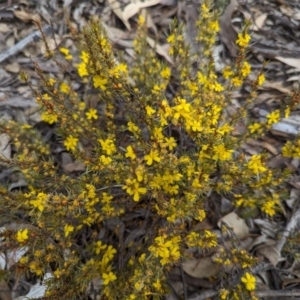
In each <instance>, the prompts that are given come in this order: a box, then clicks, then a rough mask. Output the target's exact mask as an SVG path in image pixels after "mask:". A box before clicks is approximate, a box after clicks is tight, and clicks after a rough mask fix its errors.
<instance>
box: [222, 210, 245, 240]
mask: <svg viewBox="0 0 300 300" xmlns="http://www.w3.org/2000/svg"><path fill="white" fill-rule="evenodd" d="M222 223H225V224H226V225H227V226H228V227H229V228H231V230H232V231H233V232H234V234H235V235H236V236H237V237H238V238H244V237H246V236H247V235H248V234H249V228H248V226H247V224H246V222H245V220H243V219H242V218H240V217H239V216H238V215H237V214H236V213H235V212H231V213H229V214H228V215H226V216H224V217H223V218H221V220H220V221H219V222H218V226H219V228H221V226H222Z"/></svg>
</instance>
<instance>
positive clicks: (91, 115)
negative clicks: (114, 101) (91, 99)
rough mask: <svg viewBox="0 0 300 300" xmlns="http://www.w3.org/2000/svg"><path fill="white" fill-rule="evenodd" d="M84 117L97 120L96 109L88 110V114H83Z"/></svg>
mask: <svg viewBox="0 0 300 300" xmlns="http://www.w3.org/2000/svg"><path fill="white" fill-rule="evenodd" d="M85 115H86V117H87V118H88V119H89V120H91V119H95V120H97V119H98V115H97V109H95V108H90V109H89V111H88V112H86V113H85Z"/></svg>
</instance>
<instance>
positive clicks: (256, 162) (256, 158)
mask: <svg viewBox="0 0 300 300" xmlns="http://www.w3.org/2000/svg"><path fill="white" fill-rule="evenodd" d="M247 167H248V169H250V170H252V171H254V172H255V173H260V172H265V171H267V168H266V167H265V166H264V165H263V164H262V162H261V155H260V154H256V155H252V157H251V158H250V160H249V161H248V163H247Z"/></svg>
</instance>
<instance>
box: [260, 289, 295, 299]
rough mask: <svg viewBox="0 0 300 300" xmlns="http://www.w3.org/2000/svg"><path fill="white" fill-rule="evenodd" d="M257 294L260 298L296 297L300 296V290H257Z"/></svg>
mask: <svg viewBox="0 0 300 300" xmlns="http://www.w3.org/2000/svg"><path fill="white" fill-rule="evenodd" d="M255 296H257V297H259V298H262V297H263V298H268V297H270V298H274V297H275V298H277V297H296V296H300V290H281V291H272V290H270V291H257V292H255Z"/></svg>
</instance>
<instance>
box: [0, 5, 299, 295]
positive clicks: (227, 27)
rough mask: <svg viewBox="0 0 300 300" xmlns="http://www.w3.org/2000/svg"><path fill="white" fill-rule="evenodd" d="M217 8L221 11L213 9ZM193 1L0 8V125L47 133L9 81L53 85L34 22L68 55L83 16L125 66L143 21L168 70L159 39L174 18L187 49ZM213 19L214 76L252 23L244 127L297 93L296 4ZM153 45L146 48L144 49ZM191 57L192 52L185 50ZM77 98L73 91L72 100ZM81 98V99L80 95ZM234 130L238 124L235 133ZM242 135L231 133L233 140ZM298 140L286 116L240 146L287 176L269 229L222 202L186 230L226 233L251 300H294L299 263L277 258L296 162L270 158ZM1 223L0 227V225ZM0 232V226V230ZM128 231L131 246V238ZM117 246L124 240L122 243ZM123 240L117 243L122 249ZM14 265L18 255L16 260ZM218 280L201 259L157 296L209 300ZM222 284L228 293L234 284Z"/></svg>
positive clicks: (290, 212) (293, 212)
mask: <svg viewBox="0 0 300 300" xmlns="http://www.w3.org/2000/svg"><path fill="white" fill-rule="evenodd" d="M216 2H218V3H219V4H218V5H223V2H226V1H216ZM198 7H199V3H197V2H196V1H177V0H147V1H140V0H136V1H133V0H132V1H130V0H117V1H116V0H99V1H96V0H94V1H80V0H64V1H58V0H50V1H32V0H31V1H30V0H27V1H26V0H20V1H13V0H7V1H1V2H0V118H1V119H2V120H9V119H14V120H17V121H20V122H22V123H29V124H32V125H35V126H36V127H37V128H39V129H40V130H41V132H42V133H43V134H44V135H45V136H46V135H47V133H48V131H49V130H51V128H49V127H48V126H45V124H44V123H43V122H41V119H40V114H39V109H38V106H37V104H36V102H35V99H34V98H33V96H32V94H31V91H30V89H29V87H28V86H26V85H23V84H22V83H21V82H20V80H19V74H20V71H24V72H26V73H27V74H29V75H30V78H31V81H32V83H33V84H38V76H37V75H36V74H35V72H34V66H33V62H34V63H38V64H39V66H40V68H41V69H42V70H43V71H44V72H45V73H49V74H53V76H54V77H55V76H62V74H61V73H60V70H59V69H58V67H57V65H56V64H54V63H53V62H51V61H48V60H46V59H45V57H44V55H45V53H46V50H45V46H44V43H43V41H42V40H41V33H40V31H39V30H38V28H37V27H36V26H35V24H34V22H39V23H40V24H41V27H42V30H43V32H44V34H45V36H46V38H47V41H48V43H49V45H50V46H51V47H52V48H53V49H55V48H56V47H66V48H68V49H70V51H71V52H72V51H73V50H75V49H76V48H75V44H74V43H75V42H74V40H73V39H72V34H71V32H72V33H74V32H78V31H79V30H80V29H81V28H82V27H83V26H84V25H85V24H86V23H87V21H88V20H89V18H90V17H91V16H99V17H101V20H102V22H103V24H104V26H105V28H106V30H107V33H108V37H109V39H110V41H111V42H112V44H113V45H114V47H115V49H116V50H117V51H121V52H122V53H123V54H124V56H125V58H126V59H127V60H128V61H130V60H132V59H133V55H132V54H133V46H132V45H133V38H134V34H135V30H136V24H137V14H138V13H139V12H140V13H142V14H145V15H147V25H148V28H149V38H150V39H151V40H152V41H153V42H154V41H156V40H157V41H159V43H158V45H157V47H156V51H157V53H158V55H160V56H161V57H162V58H163V59H165V60H166V61H169V62H170V57H169V56H168V52H167V49H168V47H167V46H168V45H167V42H166V35H167V33H168V28H169V25H170V24H171V23H172V21H173V19H174V18H177V19H179V20H180V21H181V22H184V23H185V24H186V27H185V30H186V31H185V35H186V39H187V41H188V42H189V43H191V46H192V49H193V47H194V46H195V45H193V37H194V36H195V22H196V20H197V8H198ZM223 10H224V12H223V14H222V16H221V19H220V25H221V31H220V34H219V41H218V43H217V45H216V47H215V48H214V50H213V51H214V59H215V66H216V68H217V69H220V70H221V69H222V68H223V67H224V65H225V64H230V63H231V62H232V61H233V59H234V57H235V56H236V54H237V49H236V47H235V40H236V37H237V33H238V32H239V30H240V29H241V28H242V26H243V22H244V20H245V19H250V20H252V22H253V25H252V26H251V32H252V40H251V46H250V49H249V53H248V60H249V62H250V63H251V65H252V70H253V73H255V72H256V71H259V70H261V69H262V68H263V66H264V61H266V60H267V61H268V64H267V65H266V66H265V70H266V79H267V80H266V82H265V83H264V85H263V86H262V87H261V89H260V90H259V93H258V97H257V99H255V102H254V104H253V106H252V107H251V109H250V111H249V115H250V116H251V117H252V118H257V120H258V119H261V118H264V116H265V115H266V113H267V112H270V111H272V110H273V109H275V108H277V107H278V106H280V103H282V102H283V101H285V99H286V98H287V97H289V96H290V95H291V93H292V92H294V91H297V90H298V89H299V82H300V3H299V1H292V0H290V1H288V0H231V1H229V3H227V4H225V6H224V9H223ZM153 44H154V43H153ZM195 47H196V46H195ZM78 92H80V91H78ZM83 92H84V91H83ZM247 92H248V89H247V85H245V86H244V87H243V88H242V89H240V90H237V91H235V92H234V93H233V99H231V101H232V103H233V109H234V106H235V105H238V104H239V103H241V102H242V101H243V100H244V99H245V98H246V96H247ZM241 127H242V124H241ZM239 130H242V128H239V126H237V128H236V131H237V132H239ZM299 130H300V114H299V113H298V111H297V110H296V111H294V112H293V113H292V115H291V117H289V118H288V119H283V120H281V121H280V122H279V123H278V124H275V125H274V126H273V128H272V130H271V131H270V134H268V135H267V136H265V137H263V138H261V139H258V140H252V141H249V142H247V143H245V144H244V145H243V146H242V147H243V150H244V151H245V153H248V154H257V153H259V152H261V151H262V150H264V151H268V152H270V153H271V154H272V155H273V159H272V160H271V161H270V162H269V166H270V167H281V166H286V165H288V166H290V167H291V168H293V169H294V170H295V175H294V177H293V180H292V181H291V182H290V191H289V193H290V196H289V198H288V199H286V201H285V203H284V209H283V213H282V215H280V216H278V217H277V218H276V219H274V220H269V219H266V218H263V217H261V218H257V219H250V220H247V222H245V221H244V220H242V219H240V218H239V217H238V216H237V214H235V213H234V212H232V207H231V204H230V201H229V200H228V199H225V198H223V199H221V200H218V201H219V203H218V208H217V209H218V210H219V211H218V213H219V214H220V215H223V218H222V219H221V220H209V221H206V222H202V223H199V224H197V225H196V227H195V228H193V230H197V229H198V230H199V229H203V228H206V229H215V230H219V229H218V224H220V221H222V223H223V224H226V225H227V226H229V227H231V228H232V230H233V233H234V234H235V236H236V237H238V238H239V239H240V241H241V244H242V245H243V247H244V248H245V249H246V250H247V251H249V252H251V253H252V254H254V255H255V256H257V257H258V258H259V259H260V264H259V265H258V266H257V267H255V268H253V270H252V271H253V273H254V274H257V292H256V295H257V296H258V297H259V298H260V299H265V298H266V299H267V298H268V299H275V298H276V299H298V298H299V299H300V285H299V283H300V268H299V263H298V262H296V261H293V260H291V259H289V256H288V255H286V254H285V253H283V251H282V250H283V247H284V246H285V244H286V242H287V239H288V238H289V236H290V235H291V234H292V233H294V232H296V231H298V230H299V226H298V221H299V219H300V211H299V210H298V209H297V206H298V202H299V195H300V178H299V171H298V170H299V159H293V160H289V159H288V160H287V159H285V158H283V157H281V156H280V155H279V153H280V149H281V147H282V145H283V143H284V141H285V140H287V139H293V138H294V137H295V136H296V135H297V134H298V133H299ZM8 142H9V141H8V140H7V137H6V136H5V135H4V134H1V133H0V152H1V153H2V154H4V155H6V156H7V157H10V156H11V149H10V148H9V147H7V144H8ZM61 149H62V146H61V145H60V144H59V143H58V142H57V144H56V145H54V151H53V152H54V153H61V152H62V151H61ZM60 161H61V164H62V168H63V169H64V171H66V172H68V173H72V172H75V173H76V172H78V171H82V166H81V165H80V164H78V163H76V162H74V161H73V160H72V157H70V155H68V154H67V153H66V152H64V153H62V155H61V160H60ZM11 173H12V172H11V171H10V170H7V169H1V171H0V180H1V181H3V182H7V181H8V180H10V181H12V183H11V186H10V189H14V188H18V187H20V186H22V185H24V182H22V181H13V179H12V178H11V177H10V176H11ZM0 223H1V222H0ZM1 226H3V224H1ZM135 234H140V232H139V233H135V232H134V231H133V230H132V232H131V238H133V239H134V238H135V237H136V236H135ZM124 238H125V237H124ZM128 238H129V237H128V236H127V239H128ZM19 255H20V256H22V254H19ZM0 258H1V261H0V263H1V267H2V268H4V267H5V266H6V268H9V267H11V266H12V264H11V262H10V264H8V262H7V261H5V259H4V258H3V257H2V255H0ZM219 271H220V269H219V266H218V265H216V264H213V263H212V261H211V259H210V258H207V257H204V258H203V257H200V258H199V259H197V260H196V259H195V260H191V261H187V262H185V263H183V264H182V265H181V266H178V267H177V268H175V269H174V270H173V271H172V272H171V273H170V275H169V279H168V283H169V284H170V286H171V287H172V290H173V293H172V294H170V295H166V297H165V299H166V300H176V299H188V300H201V299H208V298H214V297H218V296H217V295H218V291H217V290H216V285H215V283H213V282H211V281H210V280H209V277H212V276H214V275H216V274H217V273H218V272H219ZM232 280H233V281H232V284H236V283H237V282H235V281H234V280H235V278H234V276H233V277H232ZM19 285H22V288H21V289H20V287H18V289H17V290H18V292H16V291H15V290H16V283H13V280H12V282H10V283H6V282H4V281H1V282H0V299H2V300H10V299H25V298H24V296H27V297H39V296H43V292H44V290H43V288H42V287H43V286H42V285H39V286H40V287H41V288H40V289H39V287H38V286H37V285H35V284H33V283H32V282H27V283H26V284H25V283H23V284H22V283H19Z"/></svg>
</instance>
